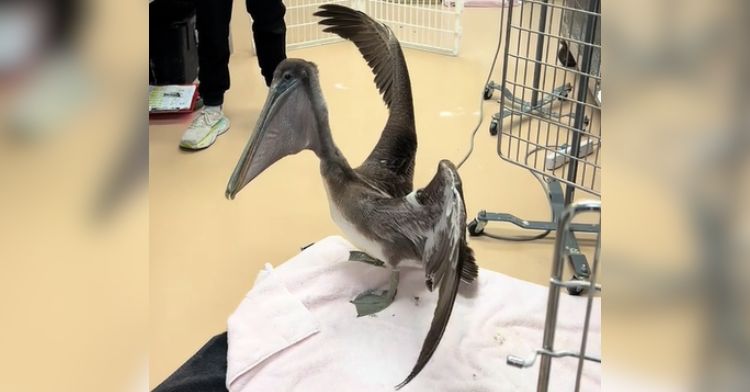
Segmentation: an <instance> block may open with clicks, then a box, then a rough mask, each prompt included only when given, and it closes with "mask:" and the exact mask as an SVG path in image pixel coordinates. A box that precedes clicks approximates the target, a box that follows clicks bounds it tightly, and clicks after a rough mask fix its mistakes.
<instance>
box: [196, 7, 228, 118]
mask: <svg viewBox="0 0 750 392" xmlns="http://www.w3.org/2000/svg"><path fill="white" fill-rule="evenodd" d="M195 6H196V7H195V8H196V28H197V29H198V66H199V67H200V68H199V71H198V79H200V82H201V84H200V87H199V89H200V93H201V97H203V103H204V104H206V105H207V106H220V105H222V104H223V103H224V92H225V91H227V90H229V22H230V21H231V19H232V0H197V1H196V5H195Z"/></svg>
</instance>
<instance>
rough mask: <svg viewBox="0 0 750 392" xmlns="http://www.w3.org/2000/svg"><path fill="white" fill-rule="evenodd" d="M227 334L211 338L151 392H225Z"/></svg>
mask: <svg viewBox="0 0 750 392" xmlns="http://www.w3.org/2000/svg"><path fill="white" fill-rule="evenodd" d="M226 376H227V333H226V332H224V333H222V334H220V335H217V336H215V337H213V338H212V339H211V340H209V341H208V343H206V344H205V345H204V346H203V347H202V348H201V349H200V350H198V352H197V353H195V355H193V356H192V357H190V359H188V360H187V362H185V364H183V365H182V366H180V368H179V369H177V370H176V371H175V372H174V373H172V375H171V376H169V377H167V379H166V380H164V382H162V383H161V384H159V386H158V387H156V389H154V390H153V392H227V387H226V386H225V385H226Z"/></svg>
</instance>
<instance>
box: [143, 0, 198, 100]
mask: <svg viewBox="0 0 750 392" xmlns="http://www.w3.org/2000/svg"><path fill="white" fill-rule="evenodd" d="M148 41H149V48H148V52H149V53H148V54H149V56H148V57H149V84H151V85H165V84H190V83H193V82H194V81H195V79H196V78H197V77H198V42H197V38H196V31H195V4H194V3H193V2H190V1H179V0H156V1H154V2H151V3H150V4H149V35H148Z"/></svg>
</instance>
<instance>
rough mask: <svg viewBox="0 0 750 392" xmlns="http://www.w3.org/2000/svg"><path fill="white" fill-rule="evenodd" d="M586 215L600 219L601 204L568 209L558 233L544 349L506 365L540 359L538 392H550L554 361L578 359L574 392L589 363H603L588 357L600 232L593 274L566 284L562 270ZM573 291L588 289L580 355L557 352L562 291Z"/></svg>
mask: <svg viewBox="0 0 750 392" xmlns="http://www.w3.org/2000/svg"><path fill="white" fill-rule="evenodd" d="M584 213H595V214H597V215H598V217H599V219H601V203H600V202H598V201H583V202H577V203H573V204H571V205H570V206H568V207H567V208H566V209H565V211H564V212H563V213H562V215H561V217H560V220H559V226H558V229H557V231H558V232H559V233H561V234H560V235H559V236H558V237H557V238H556V241H555V251H554V257H553V260H552V272H551V276H550V287H549V291H548V296H547V314H546V316H545V321H544V337H543V342H542V348H541V349H538V350H536V353H535V354H534V356H533V357H531V358H530V359H523V358H521V357H517V356H514V355H509V356H508V357H507V358H506V363H507V364H508V365H510V366H515V367H518V368H528V367H531V366H533V365H534V363H535V362H536V359H537V357H539V356H541V357H542V360H541V363H540V366H539V376H538V379H537V391H540V392H544V391H547V390H548V388H549V379H550V373H551V367H552V359H554V358H564V357H576V358H578V367H577V371H576V380H575V391H578V390H579V389H580V387H581V376H582V374H583V367H584V365H585V362H586V361H590V362H597V363H601V361H602V360H601V358H599V357H595V356H592V355H589V354H588V353H587V350H586V348H587V343H588V333H589V326H590V323H591V314H592V309H593V303H594V297H595V295H596V293H600V292H601V289H602V288H601V285H600V284H599V283H597V281H598V277H599V271H600V267H599V254H600V251H601V232H597V233H596V248H595V251H594V262H593V271H592V273H591V274H590V276H589V277H588V278H587V279H585V280H567V281H566V280H563V278H562V274H563V267H564V265H565V258H566V256H568V255H569V254H570V252H571V251H572V250H571V249H569V248H568V247H566V246H565V244H566V243H567V239H566V237H567V236H569V235H571V234H572V231H571V230H570V227H571V224H572V221H573V219H574V218H576V216H578V215H580V214H584ZM571 287H574V288H579V289H586V290H587V299H586V313H585V315H584V319H583V320H582V333H581V343H580V347H579V349H578V351H577V352H573V351H556V350H555V329H556V328H557V313H558V305H559V303H560V289H562V288H566V289H570V288H571Z"/></svg>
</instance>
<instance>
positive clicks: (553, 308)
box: [536, 201, 601, 392]
mask: <svg viewBox="0 0 750 392" xmlns="http://www.w3.org/2000/svg"><path fill="white" fill-rule="evenodd" d="M591 211H601V203H600V202H598V201H586V202H581V203H578V204H572V205H570V206H569V207H568V208H566V209H565V211H563V213H562V215H561V216H560V221H559V223H558V228H557V237H556V238H555V255H554V259H553V260H552V273H551V278H550V287H549V291H548V296H547V315H546V317H545V320H544V340H543V341H542V349H543V350H546V351H547V352H554V351H555V347H554V345H555V329H556V327H557V310H558V305H559V303H560V287H559V286H558V285H555V284H552V283H551V282H552V281H554V280H557V281H560V280H562V273H563V266H564V263H565V260H564V256H565V251H564V250H565V240H566V237H567V236H568V235H569V234H570V232H569V230H570V223H571V221H572V220H573V217H574V216H576V215H578V214H579V213H581V212H591ZM592 291H594V290H592ZM551 365H552V357H550V356H549V355H546V354H542V361H541V363H540V364H539V378H538V380H537V387H536V388H537V391H538V392H546V391H547V388H548V386H549V376H550V367H551Z"/></svg>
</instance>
